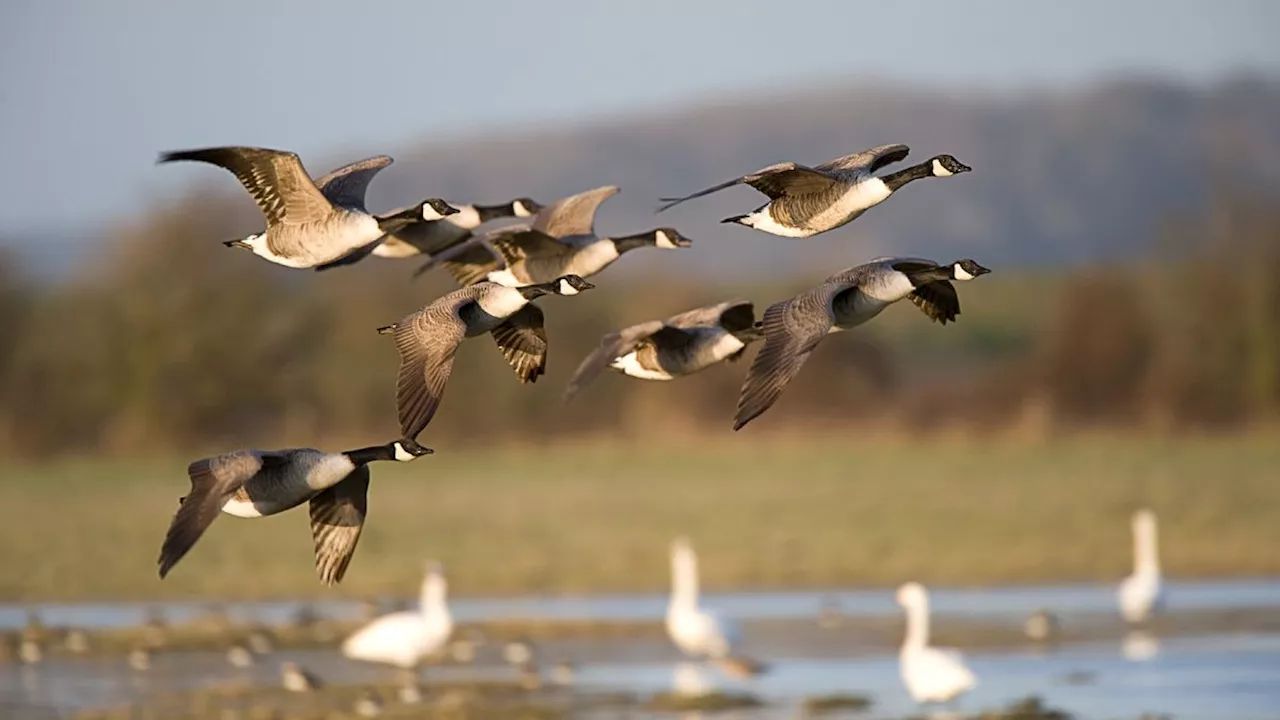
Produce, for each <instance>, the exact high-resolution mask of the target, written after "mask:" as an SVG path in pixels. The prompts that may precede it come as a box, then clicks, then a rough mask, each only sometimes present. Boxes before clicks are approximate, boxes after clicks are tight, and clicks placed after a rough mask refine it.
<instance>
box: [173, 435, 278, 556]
mask: <svg viewBox="0 0 1280 720" xmlns="http://www.w3.org/2000/svg"><path fill="white" fill-rule="evenodd" d="M289 457H290V453H288V452H287V451H279V452H267V451H263V450H237V451H235V452H229V453H225V454H223V455H217V456H214V457H210V458H203V459H201V460H196V461H195V462H193V463H191V464H190V465H188V466H187V478H188V479H189V480H190V481H191V491H190V492H189V493H187V495H186V496H185V497H183V498H180V499H179V500H178V502H179V505H178V512H177V513H175V514H174V516H173V520H172V521H171V522H170V523H169V530H168V532H166V533H165V536H164V543H163V544H162V545H161V546H160V558H159V560H158V561H157V562H158V563H159V565H160V577H164V576H166V575H168V574H169V571H170V570H172V569H173V566H174V565H176V564H177V563H178V561H179V560H181V559H182V558H183V557H184V556H185V555H186V554H187V553H188V552H189V551H190V550H191V548H192V547H193V546H194V545H195V544H196V541H197V540H199V539H200V537H201V536H202V535H204V532H205V530H208V529H209V525H211V524H213V521H214V520H215V519H217V517H218V513H220V512H222V506H223V505H225V504H226V502H227V501H228V500H230V499H231V497H232V496H233V495H235V494H236V493H237V492H239V491H240V489H241V488H243V487H244V486H245V483H247V482H249V481H250V480H252V479H253V477H254V476H255V475H257V474H258V473H259V472H262V471H263V470H264V469H271V468H277V467H281V466H283V465H285V464H287V463H288V462H289Z"/></svg>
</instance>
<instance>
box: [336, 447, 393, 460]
mask: <svg viewBox="0 0 1280 720" xmlns="http://www.w3.org/2000/svg"><path fill="white" fill-rule="evenodd" d="M342 454H343V455H346V456H347V457H348V458H350V459H351V462H353V463H355V464H356V465H365V464H368V463H371V462H374V461H376V460H395V459H396V447H395V444H394V443H391V444H387V445H374V446H373V447H367V448H360V449H359V450H348V451H346V452H344V453H342Z"/></svg>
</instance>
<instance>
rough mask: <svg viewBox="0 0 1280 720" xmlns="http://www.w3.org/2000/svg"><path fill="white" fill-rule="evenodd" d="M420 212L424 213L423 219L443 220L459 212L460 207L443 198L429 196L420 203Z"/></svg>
mask: <svg viewBox="0 0 1280 720" xmlns="http://www.w3.org/2000/svg"><path fill="white" fill-rule="evenodd" d="M418 212H419V214H421V215H422V219H423V220H427V221H432V220H443V219H445V218H446V217H448V216H450V215H456V214H458V208H456V207H454V206H452V205H450V204H449V203H447V202H445V201H444V200H442V199H441V198H427V199H426V200H423V201H422V203H421V204H420V205H418Z"/></svg>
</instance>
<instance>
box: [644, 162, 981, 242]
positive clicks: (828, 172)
mask: <svg viewBox="0 0 1280 720" xmlns="http://www.w3.org/2000/svg"><path fill="white" fill-rule="evenodd" d="M908 152H909V150H908V148H907V146H906V145H881V146H879V147H875V148H872V149H870V150H865V151H863V152H860V153H856V154H854V155H846V156H844V157H838V158H835V159H834V160H828V161H827V162H824V163H822V164H821V165H817V166H814V167H806V166H804V165H800V164H798V163H793V162H784V163H778V164H777V165H770V166H769V167H767V168H761V169H760V170H757V171H755V172H753V173H751V174H750V175H743V176H742V177H740V178H734V179H733V180H730V181H728V182H723V183H720V184H719V185H716V186H715V187H710V188H707V189H706V190H700V191H698V192H696V193H693V194H692V195H686V196H684V197H682V198H662V201H663V202H664V203H666V204H665V205H663V206H662V207H660V208H658V212H662V211H663V210H666V209H667V208H670V207H674V206H676V205H679V204H680V203H682V202H684V201H686V200H692V199H693V198H699V197H703V196H704V195H710V194H711V193H713V192H718V191H720V190H724V189H726V188H730V187H733V186H734V185H739V184H743V183H745V184H747V185H750V186H751V187H753V188H755V189H756V190H759V191H760V192H761V193H763V194H765V195H767V196H768V197H769V202H767V203H765V204H764V205H762V206H760V207H759V208H757V209H756V210H755V211H753V212H751V213H748V214H746V215H735V216H733V217H729V218H725V219H724V220H721V221H720V222H725V223H737V224H739V225H746V226H747V227H750V228H755V229H756V230H763V231H764V232H767V233H771V234H773V235H781V236H782V237H796V238H803V237H812V236H814V235H817V234H818V233H823V232H826V231H828V230H834V229H836V228H838V227H840V226H841V225H844V224H845V223H847V222H849V221H850V220H853V219H854V218H856V217H858V216H859V215H861V214H862V213H864V212H866V211H867V210H869V209H871V208H873V207H875V206H876V205H879V204H880V203H882V202H884V201H885V200H886V199H888V197H889V196H890V195H892V194H893V193H894V192H896V191H897V190H898V189H899V188H901V187H902V186H903V185H906V184H907V183H909V182H911V181H912V180H918V179H920V178H925V177H950V176H952V175H958V174H960V173H964V172H969V171H970V170H972V169H973V168H970V167H969V166H967V165H965V164H963V163H961V162H960V161H959V160H956V159H955V158H954V157H952V156H950V155H936V156H934V157H932V158H929V159H928V160H926V161H925V162H922V163H920V164H919V165H913V166H911V167H909V168H906V169H903V170H899V171H898V172H895V173H890V174H888V175H885V176H883V177H876V176H875V175H874V173H875V172H876V171H877V170H880V169H881V168H883V167H884V166H886V165H890V164H892V163H896V162H899V161H901V160H903V159H905V158H906V157H907V153H908Z"/></svg>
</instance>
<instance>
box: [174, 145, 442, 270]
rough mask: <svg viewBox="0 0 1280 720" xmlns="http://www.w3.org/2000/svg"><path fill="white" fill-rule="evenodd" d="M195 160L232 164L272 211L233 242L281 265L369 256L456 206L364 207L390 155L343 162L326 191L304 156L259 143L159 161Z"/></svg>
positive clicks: (324, 264) (328, 263) (320, 266)
mask: <svg viewBox="0 0 1280 720" xmlns="http://www.w3.org/2000/svg"><path fill="white" fill-rule="evenodd" d="M178 160H193V161H197V162H204V163H209V164H211V165H217V166H218V167H221V168H224V169H226V170H229V171H231V172H232V173H233V174H234V175H235V176H236V178H237V179H238V180H239V181H240V184H241V185H243V186H244V188H245V189H246V190H248V191H249V194H250V195H252V196H253V199H254V201H256V202H257V203H258V207H259V208H260V209H261V210H262V213H263V215H265V216H266V218H267V230H266V232H263V233H259V234H256V235H250V236H248V237H246V238H244V239H243V240H228V241H227V242H225V243H223V244H224V245H227V246H228V247H240V248H245V249H247V250H251V251H252V252H253V254H255V255H257V256H259V257H261V258H265V259H267V260H270V261H271V262H273V263H276V264H277V265H284V266H285V267H291V268H315V269H316V270H327V269H329V268H332V267H337V266H339V265H349V264H351V263H353V262H356V261H358V260H360V259H361V258H364V257H366V256H367V255H368V254H369V253H371V252H373V250H374V249H375V248H377V246H378V245H379V244H380V243H381V242H382V241H383V239H384V238H385V237H386V234H387V233H390V232H395V231H397V230H400V229H402V228H404V227H405V226H407V225H410V224H413V223H417V222H420V221H426V220H439V219H441V218H443V217H445V216H446V215H451V214H453V213H456V212H457V210H456V209H455V208H452V207H450V206H449V204H448V203H446V202H444V201H443V200H441V199H439V198H431V199H429V200H424V201H423V202H421V203H419V204H418V205H417V206H416V207H414V208H411V209H408V210H404V211H402V212H399V213H396V214H393V215H387V216H383V217H378V216H375V215H371V214H370V213H369V212H368V211H367V210H366V209H365V207H364V195H365V188H366V187H367V186H368V184H369V181H370V180H372V179H373V176H374V175H376V174H377V173H378V172H379V171H380V170H382V169H383V168H385V167H387V166H388V165H390V164H391V162H392V160H391V158H389V157H387V156H386V155H379V156H376V157H371V158H367V159H365V160H361V161H359V162H356V163H352V164H350V165H346V166H343V167H341V168H338V169H337V170H334V171H333V172H331V173H329V174H328V175H326V176H324V177H323V178H321V180H320V183H322V184H323V185H324V191H323V192H322V191H321V190H320V188H319V187H317V183H315V182H312V180H311V176H310V175H308V174H307V171H306V168H304V167H303V166H302V160H300V159H299V158H298V156H297V155H296V154H294V153H291V152H286V151H283V150H271V149H267V148H253V147H214V148H201V149H197V150H178V151H174V152H167V153H162V154H161V155H160V159H159V162H161V163H167V162H174V161H178Z"/></svg>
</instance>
